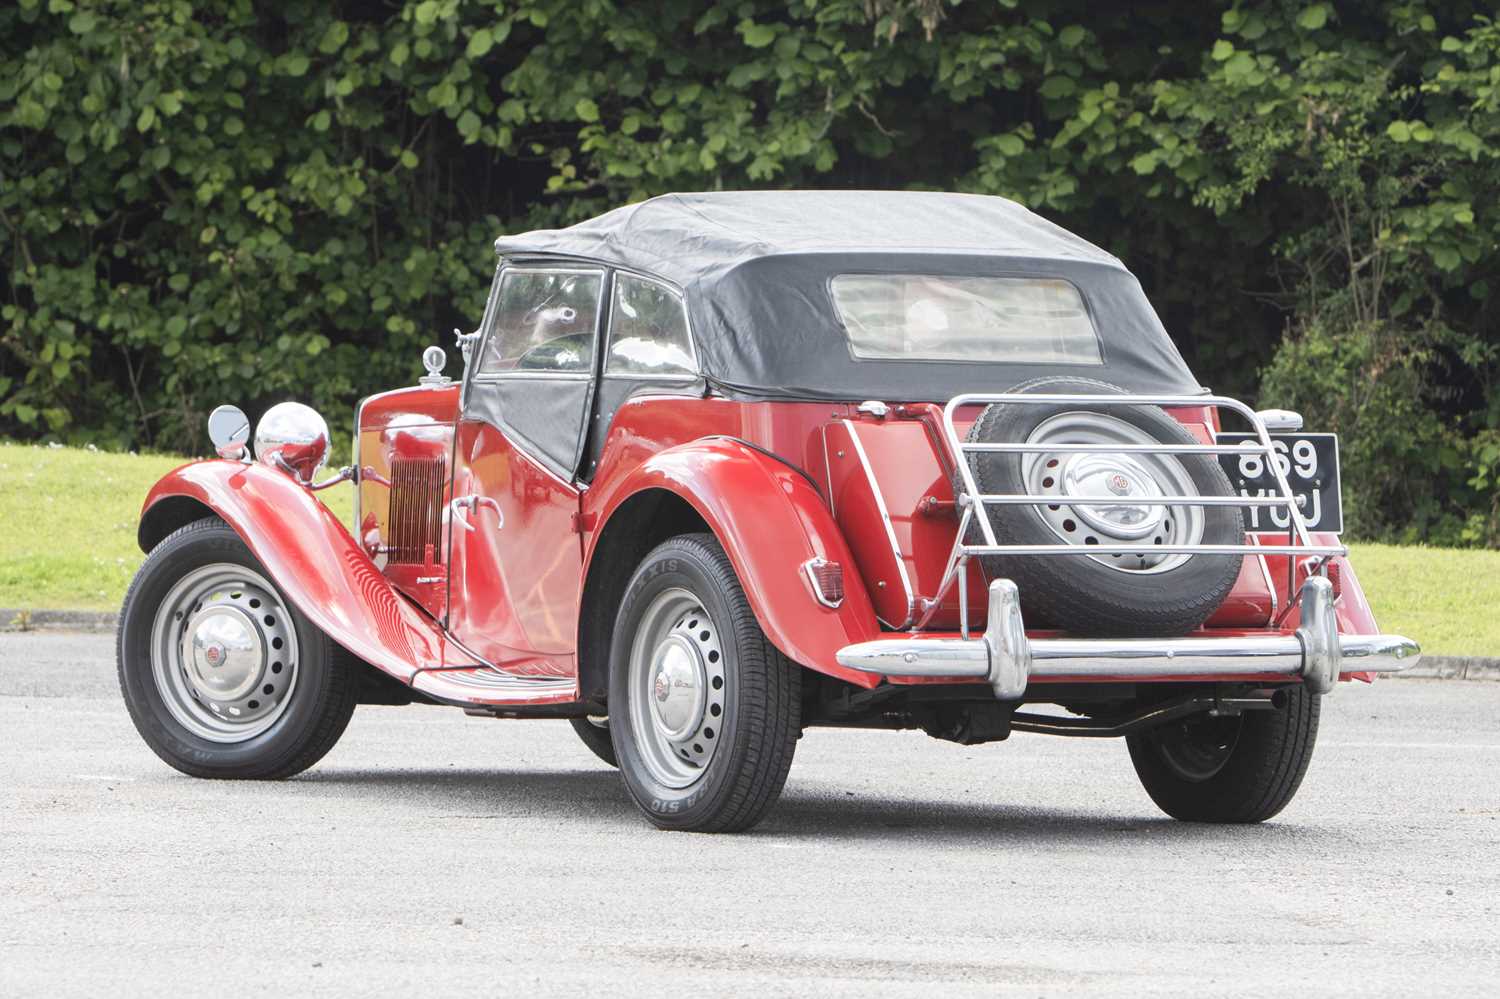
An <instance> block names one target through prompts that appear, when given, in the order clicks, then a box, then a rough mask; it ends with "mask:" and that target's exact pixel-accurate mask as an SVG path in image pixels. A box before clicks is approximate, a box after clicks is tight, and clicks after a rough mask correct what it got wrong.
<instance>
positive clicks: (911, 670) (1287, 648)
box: [838, 576, 1422, 701]
mask: <svg viewBox="0 0 1500 999" xmlns="http://www.w3.org/2000/svg"><path fill="white" fill-rule="evenodd" d="M1298 600H1299V604H1300V608H1299V609H1300V611H1301V623H1300V625H1299V626H1298V627H1297V630H1296V631H1295V632H1294V633H1293V634H1290V635H1284V634H1283V635H1265V636H1251V637H1236V638H1200V637H1187V638H1036V639H1032V638H1027V637H1026V629H1025V626H1024V624H1023V622H1022V620H1021V603H1020V593H1019V591H1018V590H1017V589H1016V584H1015V583H1013V582H1011V581H1010V580H1008V579H997V580H995V581H993V582H992V583H990V607H989V619H988V623H987V625H986V627H985V630H984V635H983V636H982V637H977V638H967V639H966V638H924V637H913V636H906V637H902V638H889V639H881V640H879V641H874V642H860V643H858V644H856V645H846V646H844V647H843V648H842V649H840V650H839V651H838V661H839V663H840V664H841V665H843V666H847V667H849V668H851V669H857V670H863V671H865V672H868V673H877V674H880V675H881V676H893V677H945V678H948V677H952V678H961V677H972V678H974V679H982V680H984V681H986V682H987V683H989V685H990V686H991V688H993V689H994V691H995V696H996V697H997V698H999V699H1000V700H1007V701H1010V700H1018V699H1020V698H1021V697H1022V696H1024V695H1025V693H1026V686H1027V683H1028V682H1029V681H1030V680H1031V679H1033V678H1041V677H1046V678H1047V679H1049V680H1056V681H1061V680H1074V681H1079V682H1102V681H1124V682H1129V681H1142V680H1167V679H1183V680H1189V679H1191V680H1212V679H1218V678H1224V679H1232V678H1244V677H1257V678H1258V677H1263V676H1265V677H1269V676H1275V677H1283V676H1284V677H1287V678H1289V679H1290V678H1296V679H1301V680H1302V682H1303V683H1304V684H1305V685H1306V687H1307V689H1309V690H1311V691H1312V692H1313V693H1316V694H1326V693H1328V692H1329V691H1331V690H1332V689H1333V687H1334V685H1335V684H1336V683H1338V680H1339V674H1340V673H1399V672H1401V671H1402V670H1405V669H1410V668H1411V667H1412V666H1415V665H1416V664H1417V663H1418V662H1419V661H1420V660H1421V658H1422V650H1421V648H1420V647H1419V646H1418V645H1417V643H1416V642H1414V641H1412V640H1411V639H1409V638H1404V637H1402V636H1400V635H1340V634H1339V633H1338V625H1337V623H1336V621H1335V617H1334V606H1333V605H1334V594H1333V584H1331V583H1330V582H1329V581H1328V580H1327V579H1325V578H1323V577H1322V576H1312V577H1310V578H1309V579H1308V580H1307V581H1306V582H1305V583H1303V584H1302V590H1301V593H1300V595H1299V597H1298Z"/></svg>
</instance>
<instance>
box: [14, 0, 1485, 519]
mask: <svg viewBox="0 0 1500 999" xmlns="http://www.w3.org/2000/svg"><path fill="white" fill-rule="evenodd" d="M1488 13H1489V8H1488V6H1487V5H1485V4H1468V3H1446V4H1443V5H1441V6H1438V5H1436V4H1423V3H1420V2H1399V3H1398V2H1380V3H1352V2H1351V3H1346V4H1333V3H1305V2H1270V3H1258V4H1250V3H1244V4H1235V5H1228V4H1204V3H1201V2H1194V3H1187V2H1182V3H1176V4H1172V3H1163V4H1156V5H1151V6H1149V7H1145V6H1142V5H1118V8H1117V7H1116V6H1114V5H1101V4H1097V3H1083V2H1066V3H1065V2H1060V0H1031V2H1026V3H1021V2H1019V0H1000V2H991V3H977V2H975V3H951V2H945V0H826V2H816V3H815V2H811V0H801V2H793V3H791V4H789V5H788V4H784V3H777V4H773V3H755V2H737V3H700V2H692V3H690V2H686V0H681V2H671V0H668V2H656V3H607V2H603V0H552V2H535V3H506V2H493V0H487V2H461V0H421V2H408V3H405V4H394V3H392V4H375V3H332V4H331V3H323V2H316V3H315V2H296V0H293V2H287V3H277V4H269V3H261V4H256V3H251V2H248V0H240V2H220V3H190V2H187V0H138V2H98V3H84V2H79V3H74V2H69V0H20V2H19V4H12V5H9V6H6V7H4V8H3V9H0V223H3V226H4V230H5V233H4V238H5V244H4V245H5V247H6V254H5V259H4V266H3V275H0V282H3V285H0V298H3V313H0V318H3V323H0V434H3V435H8V436H12V437H18V438H23V439H41V438H47V439H59V440H64V441H67V442H71V443H85V442H92V443H97V444H99V445H101V446H108V447H113V448H126V447H151V448H155V449H170V450H195V449H200V448H201V447H202V444H203V441H202V429H201V427H202V421H203V415H204V414H205V412H206V411H207V410H209V409H210V408H212V407H213V406H214V405H216V404H217V403H219V402H222V401H226V400H233V401H237V402H240V403H241V404H243V405H246V407H247V408H249V409H251V410H252V413H253V412H254V410H255V409H257V408H258V407H261V406H264V405H266V404H268V403H270V402H273V401H276V400H278V399H282V398H287V397H297V398H301V399H305V400H307V401H310V402H312V403H314V404H315V405H318V406H320V407H322V408H324V409H325V411H326V412H327V413H328V415H329V416H330V417H331V418H332V419H334V420H335V421H336V420H337V419H338V417H339V416H340V415H341V414H342V413H345V412H347V411H348V407H349V406H351V405H352V403H353V402H354V400H355V399H357V398H358V397H359V396H360V395H361V394H364V393H367V392H370V391H373V390H376V389H379V388H383V387H388V386H390V385H393V384H399V383H403V382H406V381H409V380H410V379H411V378H412V377H413V376H414V375H415V374H417V373H418V372H419V366H418V364H417V358H418V356H419V354H420V351H421V348H422V347H423V346H424V345H426V344H428V343H431V342H434V341H443V342H447V341H448V331H449V330H450V329H451V328H452V327H454V326H464V327H469V326H472V324H473V323H474V321H475V318H476V317H477V315H478V312H479V309H480V307H481V305H482V301H483V296H484V293H485V289H486V284H487V282H488V279H489V275H490V271H491V268H492V266H493V261H492V258H491V253H490V249H489V245H490V243H491V241H492V240H493V239H494V237H495V236H496V235H497V234H499V233H500V232H503V231H514V230H517V229H520V228H524V227H530V226H536V225H554V224H563V223H566V222H569V221H573V220H576V219H578V218H582V217H586V216H588V215H591V214H594V213H596V212H598V211H600V210H602V209H604V208H606V207H609V206H612V205H615V204H619V203H621V202H624V201H627V200H631V199H637V198H641V197H645V196H648V195H650V194H653V193H658V192H662V191H668V190H688V189H712V188H743V187H755V186H786V187H791V186H804V187H809V186H816V187H858V186H865V187H928V188H949V189H959V190H969V191H979V192H986V193H994V194H1003V195H1007V196H1010V197H1014V198H1017V199H1019V200H1021V201H1023V202H1025V203H1026V204H1028V205H1031V206H1032V207H1034V208H1036V209H1038V210H1040V211H1042V212H1043V213H1044V214H1047V215H1048V216H1050V217H1053V218H1055V219H1057V220H1058V221H1060V222H1062V223H1064V224H1066V225H1068V226H1069V227H1071V228H1074V229H1075V230H1077V231H1079V232H1081V233H1083V234H1084V235H1086V236H1088V237H1090V238H1091V239H1093V240H1095V241H1096V242H1099V243H1101V244H1103V245H1105V246H1106V247H1108V248H1110V249H1111V250H1113V251H1115V252H1116V253H1118V254H1119V255H1121V256H1122V257H1123V258H1124V259H1125V260H1126V261H1127V262H1128V263H1129V264H1130V265H1131V266H1132V268H1133V269H1134V270H1136V272H1137V273H1138V274H1139V275H1140V276H1141V278H1142V281H1143V283H1144V284H1145V285H1146V288H1147V291H1148V292H1149V293H1150V294H1151V296H1152V298H1153V300H1154V301H1155V302H1156V303H1157V305H1158V308H1159V309H1160V310H1161V311H1162V313H1163V317H1164V319H1165V320H1166V322H1167V325H1168V327H1169V328H1170V329H1171V330H1172V332H1173V334H1174V335H1175V336H1176V337H1177V339H1178V341H1179V343H1180V344H1181V345H1182V347H1183V349H1184V352H1185V353H1186V354H1187V355H1188V357H1189V360H1190V362H1191V363H1192V364H1193V365H1194V368H1195V370H1196V371H1198V373H1199V374H1200V376H1201V377H1202V378H1203V379H1204V381H1205V382H1207V383H1208V384H1211V385H1213V386H1214V387H1215V388H1219V389H1223V390H1227V391H1232V392H1237V393H1246V394H1250V395H1255V394H1256V393H1257V391H1258V389H1259V387H1260V384H1261V373H1262V371H1265V372H1266V373H1267V376H1268V381H1267V383H1266V392H1267V395H1268V397H1269V396H1271V395H1274V396H1275V399H1270V398H1268V399H1267V401H1284V400H1285V399H1287V398H1294V399H1295V400H1296V402H1297V404H1299V405H1301V406H1302V407H1303V408H1304V409H1306V410H1308V411H1309V412H1308V415H1309V417H1310V420H1311V421H1312V422H1316V423H1321V424H1323V425H1330V426H1336V427H1337V428H1338V429H1339V430H1340V431H1341V432H1342V433H1344V434H1345V435H1346V437H1348V438H1350V439H1351V440H1354V439H1357V440H1358V441H1359V442H1360V443H1359V445H1358V446H1357V447H1354V448H1353V449H1351V450H1349V452H1348V453H1349V464H1350V467H1349V468H1348V469H1347V470H1346V488H1347V489H1348V490H1349V492H1350V494H1351V512H1352V514H1353V526H1354V528H1355V530H1356V532H1357V533H1359V534H1362V535H1366V536H1393V535H1398V534H1404V535H1408V536H1412V537H1421V538H1426V539H1428V540H1433V541H1440V542H1455V541H1462V542H1466V543H1471V544H1490V545H1494V544H1496V542H1497V540H1500V488H1497V486H1496V484H1495V481H1496V477H1497V468H1500V401H1497V398H1496V396H1497V394H1496V393H1494V392H1493V391H1492V388H1493V384H1494V379H1495V375H1496V371H1497V359H1496V357H1497V348H1500V333H1497V331H1496V328H1495V327H1496V323H1495V307H1494V301H1495V298H1494V291H1493V290H1492V289H1491V288H1490V286H1489V278H1490V275H1493V274H1495V273H1497V263H1500V239H1497V235H1500V215H1497V211H1500V208H1497V203H1500V199H1497V197H1496V195H1497V193H1500V165H1497V162H1496V149H1497V144H1496V137H1497V134H1500V31H1497V29H1496V26H1495V25H1494V23H1493V22H1492V21H1490V20H1488V19H1487V14H1488ZM1496 290H1500V289H1496ZM1329 357H1336V358H1337V363H1336V364H1333V363H1329V364H1327V365H1324V363H1323V362H1324V360H1325V359H1327V358H1329ZM1371 386H1377V387H1378V388H1377V390H1374V391H1372V390H1371V389H1370V387H1371ZM1407 428H1409V430H1410V432H1409V433H1407V432H1406V431H1407ZM1381 463H1383V464H1381Z"/></svg>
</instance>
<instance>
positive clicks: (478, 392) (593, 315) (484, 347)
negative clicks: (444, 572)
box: [448, 263, 608, 676]
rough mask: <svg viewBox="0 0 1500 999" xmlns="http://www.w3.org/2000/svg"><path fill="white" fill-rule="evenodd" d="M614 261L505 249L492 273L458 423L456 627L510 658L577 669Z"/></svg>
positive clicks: (467, 639) (502, 662) (464, 638)
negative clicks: (507, 254) (596, 414)
mask: <svg viewBox="0 0 1500 999" xmlns="http://www.w3.org/2000/svg"><path fill="white" fill-rule="evenodd" d="M607 279H608V275H607V273H606V272H605V270H604V269H603V268H596V267H589V266H583V265H576V266H575V265H572V264H562V263H508V264H506V265H505V266H503V267H502V268H501V269H500V271H499V273H498V274H497V276H496V284H495V289H494V291H493V292H492V294H491V296H490V305H489V308H488V309H487V310H486V316H485V321H484V325H483V328H482V330H481V334H482V335H481V339H480V341H479V343H478V346H477V348H476V350H475V351H474V353H473V356H472V358H471V361H470V371H469V372H468V374H467V380H466V383H465V386H464V393H463V398H462V400H461V403H460V411H459V417H458V423H457V427H456V428H455V434H454V455H453V468H454V479H453V500H452V501H451V503H450V507H449V516H450V521H451V525H452V526H451V538H452V542H451V544H452V554H451V560H450V576H449V601H448V604H449V606H448V628H449V631H450V632H451V633H452V634H453V635H454V637H456V638H457V639H458V640H459V641H460V642H462V643H463V644H464V645H465V646H467V647H468V648H469V649H470V650H471V651H473V652H474V653H476V654H478V655H479V656H482V657H483V658H484V659H486V660H488V661H489V662H491V663H493V664H494V665H496V666H499V667H501V668H503V669H506V670H508V671H510V672H514V673H518V674H525V675H545V676H554V675H557V676H565V675H571V674H572V673H573V672H574V660H573V652H574V646H575V643H576V636H577V620H578V588H579V585H580V583H579V579H580V575H581V572H582V563H583V552H582V541H581V538H580V535H579V534H578V531H577V515H578V508H579V505H578V498H579V488H578V485H577V479H576V475H577V471H578V465H579V460H580V455H581V453H582V450H583V442H584V438H585V428H586V424H587V423H588V413H589V410H590V407H591V405H592V402H593V393H594V390H595V356H596V353H597V343H598V338H599V327H600V321H601V313H602V311H603V303H604V294H605V288H606V285H607V283H608V281H607Z"/></svg>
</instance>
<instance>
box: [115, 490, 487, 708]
mask: <svg viewBox="0 0 1500 999" xmlns="http://www.w3.org/2000/svg"><path fill="white" fill-rule="evenodd" d="M208 516H214V517H218V518H219V519H220V520H223V521H224V522H225V523H227V524H228V525H229V526H230V527H232V528H233V529H234V531H235V533H237V534H238V535H239V536H240V538H241V539H243V540H244V542H245V544H246V546H248V547H249V549H250V551H251V552H252V553H253V554H254V555H255V557H256V559H257V560H259V561H260V563H261V565H262V566H263V567H264V568H265V570H266V573H267V575H268V577H269V578H270V579H271V580H272V581H273V582H274V583H275V584H276V587H277V588H278V589H279V590H280V591H281V592H282V594H283V595H284V596H285V597H286V599H287V600H288V601H290V602H291V603H292V604H294V605H296V607H297V609H298V610H300V611H301V612H302V613H303V614H304V615H306V616H307V618H309V619H310V620H311V621H312V622H313V624H315V625H316V626H317V627H318V628H319V629H320V630H321V631H323V632H324V633H325V634H327V635H328V637H329V638H330V639H331V640H332V641H333V642H335V643H336V644H338V645H340V646H342V647H343V648H344V649H346V650H348V651H349V652H350V653H351V654H353V655H354V656H356V657H358V658H359V659H362V660H364V661H365V662H367V663H369V664H370V665H372V666H375V667H377V668H378V669H380V670H382V671H384V672H386V673H388V674H390V675H391V676H394V677H396V678H397V679H398V680H401V681H403V682H406V683H409V682H410V681H411V678H412V677H413V676H414V675H415V674H416V672H417V671H418V670H423V669H433V668H438V667H442V666H470V665H475V663H474V662H473V661H472V659H470V658H469V657H467V656H465V655H463V654H462V653H456V650H455V649H454V648H453V647H452V645H451V644H450V643H449V642H447V640H446V639H445V638H444V637H443V635H442V632H441V630H440V629H439V628H438V626H437V625H436V624H435V623H434V622H432V621H431V620H430V619H428V618H427V617H426V616H425V615H423V614H422V613H421V612H420V611H419V610H417V609H416V608H415V607H414V606H413V605H412V604H411V603H409V602H408V601H407V600H406V599H405V598H404V597H402V596H401V594H400V593H399V592H398V591H397V590H396V589H395V587H393V586H392V585H391V583H390V581H389V580H387V579H386V577H385V575H384V574H383V573H382V572H381V571H380V569H379V568H378V567H377V566H376V565H375V563H374V562H372V561H371V560H370V557H369V556H368V555H367V554H365V552H364V550H363V549H362V548H361V547H360V546H359V544H358V542H356V541H355V539H354V538H353V536H352V535H350V533H349V531H348V530H347V529H346V528H345V527H344V525H343V524H342V523H341V522H340V521H339V519H338V517H336V516H335V515H334V513H333V511H331V510H329V509H328V508H327V507H326V506H324V505H323V503H322V502H320V501H319V500H318V499H317V498H316V497H315V496H314V495H313V494H312V493H310V492H308V491H307V490H306V489H304V488H303V487H302V486H300V485H298V484H297V483H295V482H293V481H292V480H291V479H290V478H289V477H287V476H286V475H284V474H282V473H281V472H278V471H275V470H273V469H270V468H267V467H265V466H264V465H246V464H242V463H240V462H236V461H201V462H195V463H192V464H189V465H184V466H182V467H181V468H177V469H175V470H173V471H171V472H168V473H167V474H166V475H165V476H163V477H162V478H161V479H160V480H159V481H158V482H157V483H156V485H155V486H153V487H152V489H151V491H150V493H148V494H147V496H146V501H145V503H144V505H143V506H142V509H141V519H140V525H139V527H138V528H137V532H136V536H137V540H138V542H139V543H140V545H141V547H142V549H143V550H146V551H150V550H151V549H153V548H155V547H156V545H157V544H159V543H160V541H161V539H162V538H165V537H166V536H167V535H169V534H170V533H171V532H172V531H175V530H177V529H178V528H179V527H182V526H183V525H184V524H187V523H191V522H192V521H195V520H201V519H203V518H204V517H208Z"/></svg>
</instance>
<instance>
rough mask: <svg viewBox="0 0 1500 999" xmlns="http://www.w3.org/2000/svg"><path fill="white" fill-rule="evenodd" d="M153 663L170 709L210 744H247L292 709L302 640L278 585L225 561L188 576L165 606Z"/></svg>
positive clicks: (155, 633)
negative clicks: (273, 585)
mask: <svg viewBox="0 0 1500 999" xmlns="http://www.w3.org/2000/svg"><path fill="white" fill-rule="evenodd" d="M151 667H152V675H153V678H154V679H155V681H156V689H157V691H158V693H160V695H161V698H162V701H163V702H164V703H165V704H166V706H167V710H168V711H169V712H170V713H171V714H172V717H173V718H174V719H176V720H177V721H178V722H179V723H180V724H181V725H182V726H183V727H184V728H186V729H187V730H188V731H190V732H192V733H193V734H194V735H197V736H199V737H200V738H203V739H207V740H209V741H210V742H219V743H233V742H244V741H245V740H247V739H252V738H254V737H255V736H257V735H260V734H261V733H262V732H265V731H266V730H267V729H269V728H270V727H271V726H272V725H273V724H275V723H276V720H277V719H278V718H280V717H281V715H282V713H283V712H284V711H285V710H286V706H287V704H288V703H289V701H290V699H291V696H292V692H293V690H294V689H295V688H296V684H297V637H296V631H295V629H294V628H293V627H292V622H291V618H290V616H289V615H288V613H287V610H286V607H285V606H284V605H283V604H282V602H281V598H280V597H279V596H278V595H277V593H276V590H275V589H274V588H273V587H272V586H271V584H270V583H268V582H267V581H266V580H265V579H264V578H263V577H261V576H260V575H259V574H258V573H255V572H252V571H251V570H249V569H246V568H245V567H244V566H240V565H234V564H232V563H220V564H216V565H208V566H204V567H203V568H201V569H195V570H194V571H192V572H190V573H188V574H187V575H186V576H184V577H183V578H182V579H180V580H179V581H178V582H177V584H176V585H175V586H173V587H172V589H171V590H170V591H169V592H168V593H167V597H166V599H165V600H163V601H162V603H161V606H160V607H158V608H157V612H156V618H155V621H154V622H153V624H152V630H151Z"/></svg>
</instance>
